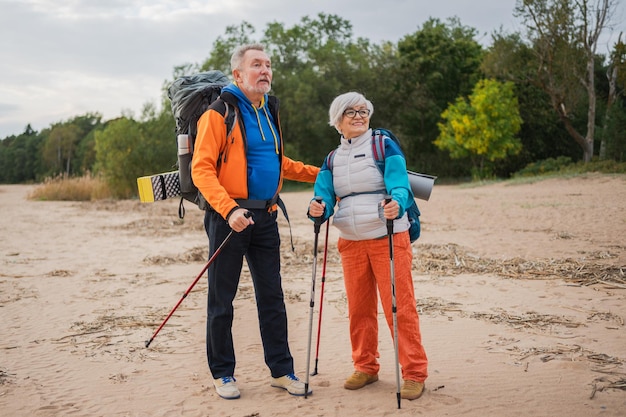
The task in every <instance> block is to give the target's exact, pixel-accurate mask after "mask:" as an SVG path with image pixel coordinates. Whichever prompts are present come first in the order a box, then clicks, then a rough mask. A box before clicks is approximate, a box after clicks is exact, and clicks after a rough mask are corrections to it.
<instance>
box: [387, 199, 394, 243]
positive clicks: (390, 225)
mask: <svg viewBox="0 0 626 417" xmlns="http://www.w3.org/2000/svg"><path fill="white" fill-rule="evenodd" d="M389 203H391V196H390V195H385V205H387V204H389ZM387 233H388V234H389V235H393V219H387Z"/></svg>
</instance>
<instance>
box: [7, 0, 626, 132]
mask: <svg viewBox="0 0 626 417" xmlns="http://www.w3.org/2000/svg"><path fill="white" fill-rule="evenodd" d="M514 6H515V0H439V1H433V0H358V1H357V0H343V1H337V0H301V1H300V0H264V1H258V0H257V1H254V0H0V139H1V138H4V137H6V136H8V135H11V134H16V135H17V134H20V133H22V132H23V131H24V128H25V126H26V125H27V124H28V123H30V124H31V126H32V127H33V128H34V129H35V130H37V131H40V130H41V129H44V128H46V127H49V126H50V125H51V124H52V123H56V122H61V121H65V120H68V119H71V118H73V117H74V116H78V115H83V114H85V113H88V112H98V113H100V114H102V116H103V118H104V120H109V119H112V118H114V117H117V116H119V115H121V113H122V112H123V111H124V112H127V111H131V112H133V113H134V114H135V115H136V116H139V114H140V111H141V108H142V107H143V105H144V104H145V103H146V102H154V103H157V104H158V103H159V100H160V95H161V88H162V85H163V83H164V81H166V80H169V79H171V76H172V72H173V69H174V67H175V66H178V65H182V64H185V63H199V62H202V61H203V60H204V59H205V58H207V57H208V56H209V51H210V49H211V46H212V45H213V42H214V41H215V39H216V37H218V36H223V35H224V33H225V29H226V27H227V26H229V25H238V24H240V23H242V22H243V21H247V22H249V23H250V24H252V25H253V26H254V27H255V29H256V34H257V35H259V37H260V36H261V33H262V32H263V31H264V30H265V28H266V25H267V23H269V22H279V23H282V24H283V25H284V26H285V27H286V28H289V27H292V26H293V25H295V24H298V23H299V22H300V20H301V19H302V17H305V16H309V17H310V18H313V19H314V18H316V17H317V15H318V13H322V12H323V13H326V14H334V15H338V16H340V17H341V18H343V19H345V20H347V21H349V22H350V23H351V24H352V29H353V33H354V35H355V37H365V38H368V39H370V40H371V41H372V42H376V43H378V42H380V41H383V40H387V41H392V42H397V41H398V40H400V39H401V38H402V37H404V36H405V35H409V34H412V33H414V32H415V31H417V30H418V29H419V28H420V27H421V26H422V24H423V23H424V22H425V21H426V20H427V19H428V18H430V17H435V18H440V19H441V20H443V21H445V20H446V19H447V18H449V17H453V16H456V17H458V18H459V19H460V21H461V24H462V25H464V26H469V27H472V28H475V29H477V30H478V31H479V33H480V34H481V36H483V38H482V40H481V42H482V43H483V44H489V43H490V37H489V35H490V34H491V33H492V32H493V31H494V30H497V29H499V28H500V27H503V28H504V29H505V30H507V31H509V32H510V31H516V30H520V24H519V21H518V20H517V19H516V18H514V17H513V9H514ZM620 26H621V28H622V30H625V29H624V24H623V22H622V23H621V24H620ZM599 52H602V51H599ZM275 70H277V71H280V68H275Z"/></svg>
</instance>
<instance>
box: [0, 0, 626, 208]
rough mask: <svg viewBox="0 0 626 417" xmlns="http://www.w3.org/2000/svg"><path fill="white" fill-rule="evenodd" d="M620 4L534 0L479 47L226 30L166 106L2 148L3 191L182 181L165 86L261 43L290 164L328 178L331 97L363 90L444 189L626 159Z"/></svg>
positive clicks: (333, 135)
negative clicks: (63, 180) (453, 182)
mask: <svg viewBox="0 0 626 417" xmlns="http://www.w3.org/2000/svg"><path fill="white" fill-rule="evenodd" d="M615 5H616V3H615V2H614V1H613V0H596V1H586V0H583V1H580V0H579V1H573V0H548V1H546V0H524V1H520V2H518V5H517V7H516V10H515V13H516V16H517V17H518V18H520V19H521V21H522V22H524V25H525V31H524V32H523V33H519V32H515V33H507V32H505V31H503V30H500V31H498V32H495V33H493V34H492V35H491V37H492V39H491V40H492V42H491V44H490V45H489V46H486V47H485V46H483V45H481V44H480V43H479V42H478V41H477V36H478V33H477V31H476V29H474V28H471V27H468V26H464V25H462V24H461V22H460V21H459V19H458V18H450V19H448V20H446V21H442V20H440V19H434V18H431V19H429V20H428V21H426V22H425V23H424V24H423V25H422V26H421V27H419V28H418V30H417V31H416V32H414V33H412V34H408V35H406V36H404V37H403V38H402V39H400V40H399V41H398V42H397V43H393V42H381V43H373V42H371V41H369V40H368V39H365V38H361V37H359V38H355V36H354V35H353V33H352V26H351V24H350V22H349V21H347V20H345V19H343V18H341V17H339V16H337V15H328V14H323V13H320V14H318V15H317V16H315V17H314V18H311V17H308V16H307V17H304V18H302V19H301V20H300V22H299V23H298V24H295V25H293V26H292V27H285V26H284V25H283V24H281V23H277V22H273V23H270V24H268V25H267V26H266V27H265V30H264V31H263V32H262V34H261V35H260V36H257V34H256V29H255V28H254V27H253V26H252V25H251V24H250V23H248V22H245V21H244V22H242V23H241V24H240V25H237V26H229V27H227V28H226V30H225V33H224V35H222V36H219V37H218V38H217V39H216V40H215V41H214V43H213V45H212V49H211V51H210V54H209V56H208V57H206V58H205V59H204V61H202V62H198V63H193V64H190V63H186V64H181V65H180V66H177V67H176V68H174V69H173V73H172V78H171V79H170V80H165V81H164V84H163V91H162V98H161V103H158V104H156V103H146V104H145V105H144V108H143V111H142V113H141V115H139V116H138V117H135V116H133V115H130V114H128V115H122V116H121V117H119V118H116V119H113V120H107V121H104V120H102V117H101V115H99V114H85V115H79V116H76V117H74V118H71V119H70V120H66V121H60V122H58V123H54V124H52V125H51V126H50V127H48V128H46V129H43V130H42V131H40V132H36V131H34V130H33V129H32V128H31V127H30V126H27V127H26V128H25V130H24V132H23V133H22V134H20V135H17V136H15V135H13V136H9V137H7V138H4V139H3V140H2V141H1V143H0V166H1V167H2V169H0V182H2V183H22V182H37V181H41V180H42V179H44V178H47V177H51V176H57V175H62V174H63V175H69V176H80V175H84V174H86V173H97V174H99V175H102V176H103V178H105V179H106V181H107V183H108V184H109V185H110V186H111V188H112V189H113V190H114V192H115V194H116V195H118V196H120V197H132V196H136V195H137V190H136V178H137V177H140V176H144V175H151V174H156V173H161V172H167V171H171V170H175V169H176V167H175V163H176V141H175V122H174V119H173V116H172V111H171V107H170V102H169V99H168V98H167V87H168V85H169V84H170V83H171V82H172V81H173V80H175V79H176V78H178V77H180V76H182V75H187V74H191V73H195V72H198V71H204V70H208V69H219V70H222V71H223V72H224V73H225V74H230V68H229V60H230V54H231V51H232V50H233V48H234V47H235V46H236V45H239V44H241V43H248V42H260V43H262V44H264V45H265V46H266V48H267V51H268V54H269V55H270V56H271V58H272V66H273V68H274V80H273V85H272V87H273V91H272V94H275V95H276V96H278V97H279V99H280V101H281V122H282V127H283V133H284V137H285V148H286V149H285V152H286V154H287V155H289V156H290V157H292V158H295V159H301V160H303V161H305V162H307V163H311V164H314V165H321V163H322V161H323V159H324V157H325V156H326V155H327V153H328V152H329V151H330V150H331V149H333V148H335V147H336V146H337V144H338V142H339V140H338V139H339V138H338V135H337V132H336V131H335V129H334V128H332V127H331V126H329V125H328V107H329V105H330V103H331V101H332V100H333V98H334V97H335V96H337V95H338V94H341V93H344V92H347V91H359V92H362V93H364V94H365V96H366V97H367V98H368V99H370V100H371V101H372V102H373V104H374V107H375V112H374V114H373V117H372V120H371V125H372V126H373V127H385V128H387V129H390V130H392V131H393V132H394V133H395V134H396V136H398V137H399V138H400V140H401V143H402V148H403V150H404V151H405V154H406V157H407V165H408V168H409V169H411V170H413V171H418V172H423V173H428V174H432V175H437V176H438V177H440V178H467V177H474V178H476V177H479V178H485V177H503V178H506V177H509V176H510V175H512V174H513V173H515V172H517V171H519V170H520V169H522V168H523V167H525V166H526V165H528V164H530V163H533V162H537V161H542V160H546V159H550V158H558V157H567V158H569V159H571V160H572V161H585V162H586V161H590V160H592V159H593V158H599V159H607V160H613V161H617V162H624V161H625V160H626V153H625V151H626V133H625V132H626V108H625V104H626V101H625V100H626V99H625V97H624V87H626V47H625V45H624V43H623V41H622V37H621V35H620V37H619V38H618V40H617V42H615V43H614V44H613V45H611V51H610V53H609V54H607V55H603V54H601V53H599V52H598V42H599V39H600V35H601V34H603V33H605V32H606V31H607V30H608V29H609V28H610V23H611V17H612V16H613V14H614V11H615Z"/></svg>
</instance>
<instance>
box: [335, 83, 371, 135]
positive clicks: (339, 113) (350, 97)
mask: <svg viewBox="0 0 626 417" xmlns="http://www.w3.org/2000/svg"><path fill="white" fill-rule="evenodd" d="M363 104H365V105H366V106H367V108H368V109H369V111H370V117H372V115H373V114H374V105H373V104H372V102H371V101H369V100H368V99H366V98H365V96H364V95H363V94H361V93H357V92H355V91H350V92H349V93H343V94H341V95H339V96H337V97H335V99H334V100H333V102H332V103H331V104H330V109H329V110H328V117H329V120H328V124H329V125H331V126H332V127H334V128H335V129H337V132H339V133H341V131H339V123H340V122H341V119H342V118H343V112H344V111H346V110H347V109H349V108H354V107H356V106H362V105H363Z"/></svg>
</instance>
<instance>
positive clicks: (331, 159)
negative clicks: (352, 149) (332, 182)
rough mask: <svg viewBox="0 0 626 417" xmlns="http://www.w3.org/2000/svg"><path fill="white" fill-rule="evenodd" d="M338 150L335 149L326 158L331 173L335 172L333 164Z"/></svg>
mask: <svg viewBox="0 0 626 417" xmlns="http://www.w3.org/2000/svg"><path fill="white" fill-rule="evenodd" d="M336 150H337V149H333V150H332V151H330V152H329V153H328V155H327V156H326V166H327V167H328V169H329V170H330V172H333V162H334V160H335V151H336Z"/></svg>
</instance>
